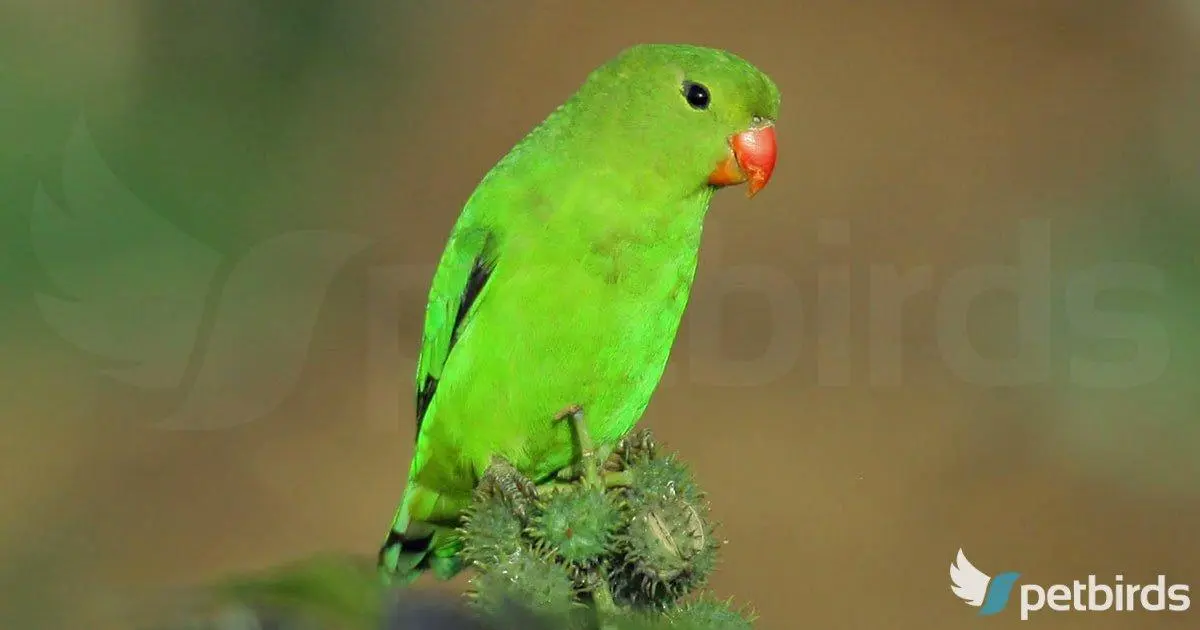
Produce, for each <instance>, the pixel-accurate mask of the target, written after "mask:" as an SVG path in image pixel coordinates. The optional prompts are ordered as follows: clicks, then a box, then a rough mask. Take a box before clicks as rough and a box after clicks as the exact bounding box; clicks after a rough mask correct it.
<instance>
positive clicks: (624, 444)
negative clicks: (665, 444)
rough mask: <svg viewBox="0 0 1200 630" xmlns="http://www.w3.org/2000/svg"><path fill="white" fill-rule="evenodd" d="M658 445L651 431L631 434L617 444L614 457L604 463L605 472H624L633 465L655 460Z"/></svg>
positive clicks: (644, 430)
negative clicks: (638, 462) (645, 460)
mask: <svg viewBox="0 0 1200 630" xmlns="http://www.w3.org/2000/svg"><path fill="white" fill-rule="evenodd" d="M657 448H658V445H657V444H655V442H654V436H652V435H651V434H650V429H642V430H641V431H638V432H637V433H630V434H629V435H626V436H625V437H624V438H622V439H621V441H620V442H618V443H617V448H616V449H614V450H613V452H612V455H610V456H609V458H608V459H607V460H606V461H605V462H604V469H605V470H624V469H626V468H628V467H629V466H630V465H631V464H633V463H634V462H637V461H641V460H643V459H653V458H654V455H655V451H656V450H657Z"/></svg>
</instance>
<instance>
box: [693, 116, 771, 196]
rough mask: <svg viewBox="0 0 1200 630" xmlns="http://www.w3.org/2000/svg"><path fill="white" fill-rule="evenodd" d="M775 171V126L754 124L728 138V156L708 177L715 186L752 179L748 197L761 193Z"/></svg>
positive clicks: (747, 189)
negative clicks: (755, 125)
mask: <svg viewBox="0 0 1200 630" xmlns="http://www.w3.org/2000/svg"><path fill="white" fill-rule="evenodd" d="M774 170H775V126H774V125H771V124H767V125H764V126H762V127H754V128H752V129H748V130H746V131H743V132H741V133H739V134H735V135H733V136H731V137H730V138H729V157H727V158H725V159H724V160H721V161H720V162H718V163H717V168H716V169H715V170H713V172H712V173H711V174H710V175H709V176H708V183H709V184H711V185H713V186H732V185H735V184H741V183H742V182H749V185H748V186H747V188H746V196H747V197H753V196H754V195H757V194H758V191H760V190H762V189H763V187H765V186H766V185H767V182H769V181H771V173H772V171H774Z"/></svg>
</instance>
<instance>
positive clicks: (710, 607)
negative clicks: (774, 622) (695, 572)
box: [665, 596, 754, 630]
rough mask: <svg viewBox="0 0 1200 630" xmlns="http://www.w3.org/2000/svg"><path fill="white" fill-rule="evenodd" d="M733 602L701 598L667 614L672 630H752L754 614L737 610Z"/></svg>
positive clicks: (708, 597) (706, 597) (709, 597)
mask: <svg viewBox="0 0 1200 630" xmlns="http://www.w3.org/2000/svg"><path fill="white" fill-rule="evenodd" d="M731 604H732V602H731V600H725V601H721V600H719V599H716V598H713V597H711V596H705V597H701V598H699V599H697V600H695V601H692V602H689V603H687V604H685V605H683V606H682V607H680V608H678V609H677V610H673V611H671V612H669V613H667V614H666V615H665V616H666V617H667V619H668V620H670V625H671V627H672V628H681V629H687V630H692V629H695V630H752V629H753V628H754V614H753V613H751V612H749V611H744V610H738V609H735V608H734V607H733V606H732V605H731Z"/></svg>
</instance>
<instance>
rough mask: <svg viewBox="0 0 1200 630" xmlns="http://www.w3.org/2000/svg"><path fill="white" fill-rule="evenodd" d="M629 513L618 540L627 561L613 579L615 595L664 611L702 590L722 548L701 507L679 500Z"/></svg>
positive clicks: (647, 503)
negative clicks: (627, 524) (692, 592)
mask: <svg viewBox="0 0 1200 630" xmlns="http://www.w3.org/2000/svg"><path fill="white" fill-rule="evenodd" d="M631 509H632V510H633V512H632V514H631V517H630V520H629V526H628V528H627V529H626V530H625V532H623V534H622V535H621V537H620V545H621V549H622V552H623V558H622V560H621V561H620V562H619V564H618V568H617V570H616V571H614V573H613V578H612V580H611V582H612V586H613V590H614V595H615V596H616V597H618V598H620V599H621V600H622V601H624V602H626V603H628V604H630V605H635V606H645V607H654V608H663V607H666V606H669V605H671V604H672V603H674V602H675V601H677V600H678V599H679V598H681V597H683V596H684V595H687V594H688V593H689V592H691V591H692V590H694V589H696V588H699V587H701V586H703V585H704V583H705V582H706V581H707V580H708V576H709V574H710V573H711V572H712V569H713V567H714V565H715V564H716V557H717V547H718V543H717V541H716V539H715V537H714V536H713V532H712V528H711V526H710V525H709V524H708V522H707V521H706V520H705V518H704V512H705V510H704V509H703V506H702V505H697V504H695V503H693V502H691V501H687V500H684V499H683V498H682V497H679V496H675V497H669V498H668V497H660V498H658V499H655V500H642V501H639V502H637V503H631Z"/></svg>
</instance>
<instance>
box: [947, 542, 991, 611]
mask: <svg viewBox="0 0 1200 630" xmlns="http://www.w3.org/2000/svg"><path fill="white" fill-rule="evenodd" d="M991 581H992V578H991V576H989V575H988V574H986V573H984V572H983V571H980V570H979V569H976V568H975V565H973V564H971V561H970V560H967V556H966V555H964V554H963V550H962V549H961V548H960V549H959V550H958V557H957V558H956V559H955V561H954V562H952V563H950V590H952V591H954V594H955V595H957V596H958V597H959V599H961V600H963V601H964V602H966V603H967V605H968V606H975V607H979V606H981V605H983V599H984V597H986V596H987V587H988V583H989V582H991Z"/></svg>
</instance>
